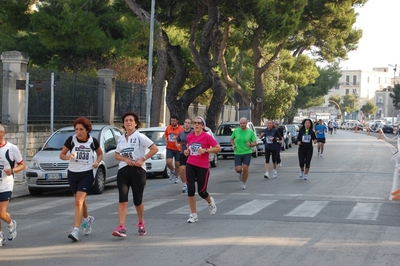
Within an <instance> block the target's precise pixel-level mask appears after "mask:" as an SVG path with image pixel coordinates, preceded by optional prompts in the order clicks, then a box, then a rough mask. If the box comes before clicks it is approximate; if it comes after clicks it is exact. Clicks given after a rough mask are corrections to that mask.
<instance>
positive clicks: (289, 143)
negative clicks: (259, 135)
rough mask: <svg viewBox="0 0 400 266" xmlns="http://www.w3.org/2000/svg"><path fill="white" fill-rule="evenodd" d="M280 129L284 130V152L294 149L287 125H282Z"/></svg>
mask: <svg viewBox="0 0 400 266" xmlns="http://www.w3.org/2000/svg"><path fill="white" fill-rule="evenodd" d="M279 128H281V129H282V130H283V136H282V137H283V141H282V150H283V151H284V150H285V149H289V148H291V147H292V137H291V135H290V131H289V130H288V128H287V127H286V125H280V126H279Z"/></svg>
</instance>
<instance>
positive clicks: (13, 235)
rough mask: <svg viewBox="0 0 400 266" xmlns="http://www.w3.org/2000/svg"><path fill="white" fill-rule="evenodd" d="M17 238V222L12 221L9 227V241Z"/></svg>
mask: <svg viewBox="0 0 400 266" xmlns="http://www.w3.org/2000/svg"><path fill="white" fill-rule="evenodd" d="M16 237H17V222H16V221H15V220H12V221H11V226H8V237H7V239H8V241H11V240H13V239H15V238H16Z"/></svg>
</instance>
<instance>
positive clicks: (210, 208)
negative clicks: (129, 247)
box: [208, 197, 217, 215]
mask: <svg viewBox="0 0 400 266" xmlns="http://www.w3.org/2000/svg"><path fill="white" fill-rule="evenodd" d="M210 200H211V205H208V210H209V211H210V214H211V215H214V214H215V213H216V212H217V205H215V200H214V198H213V197H210Z"/></svg>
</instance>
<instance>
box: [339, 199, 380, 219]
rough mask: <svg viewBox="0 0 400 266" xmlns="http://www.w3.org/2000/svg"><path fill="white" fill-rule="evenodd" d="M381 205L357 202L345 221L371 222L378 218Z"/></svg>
mask: <svg viewBox="0 0 400 266" xmlns="http://www.w3.org/2000/svg"><path fill="white" fill-rule="evenodd" d="M381 205H382V203H361V202H358V203H357V204H356V206H354V208H353V209H352V211H351V212H350V214H349V215H348V216H347V218H346V219H349V220H373V221H375V220H376V218H377V217H378V214H379V210H380V208H381Z"/></svg>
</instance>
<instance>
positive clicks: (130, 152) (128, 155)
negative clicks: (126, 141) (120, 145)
mask: <svg viewBox="0 0 400 266" xmlns="http://www.w3.org/2000/svg"><path fill="white" fill-rule="evenodd" d="M134 151H135V149H134V148H127V149H123V150H122V151H121V153H120V154H121V156H124V157H126V158H129V159H131V160H133V152H134Z"/></svg>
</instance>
